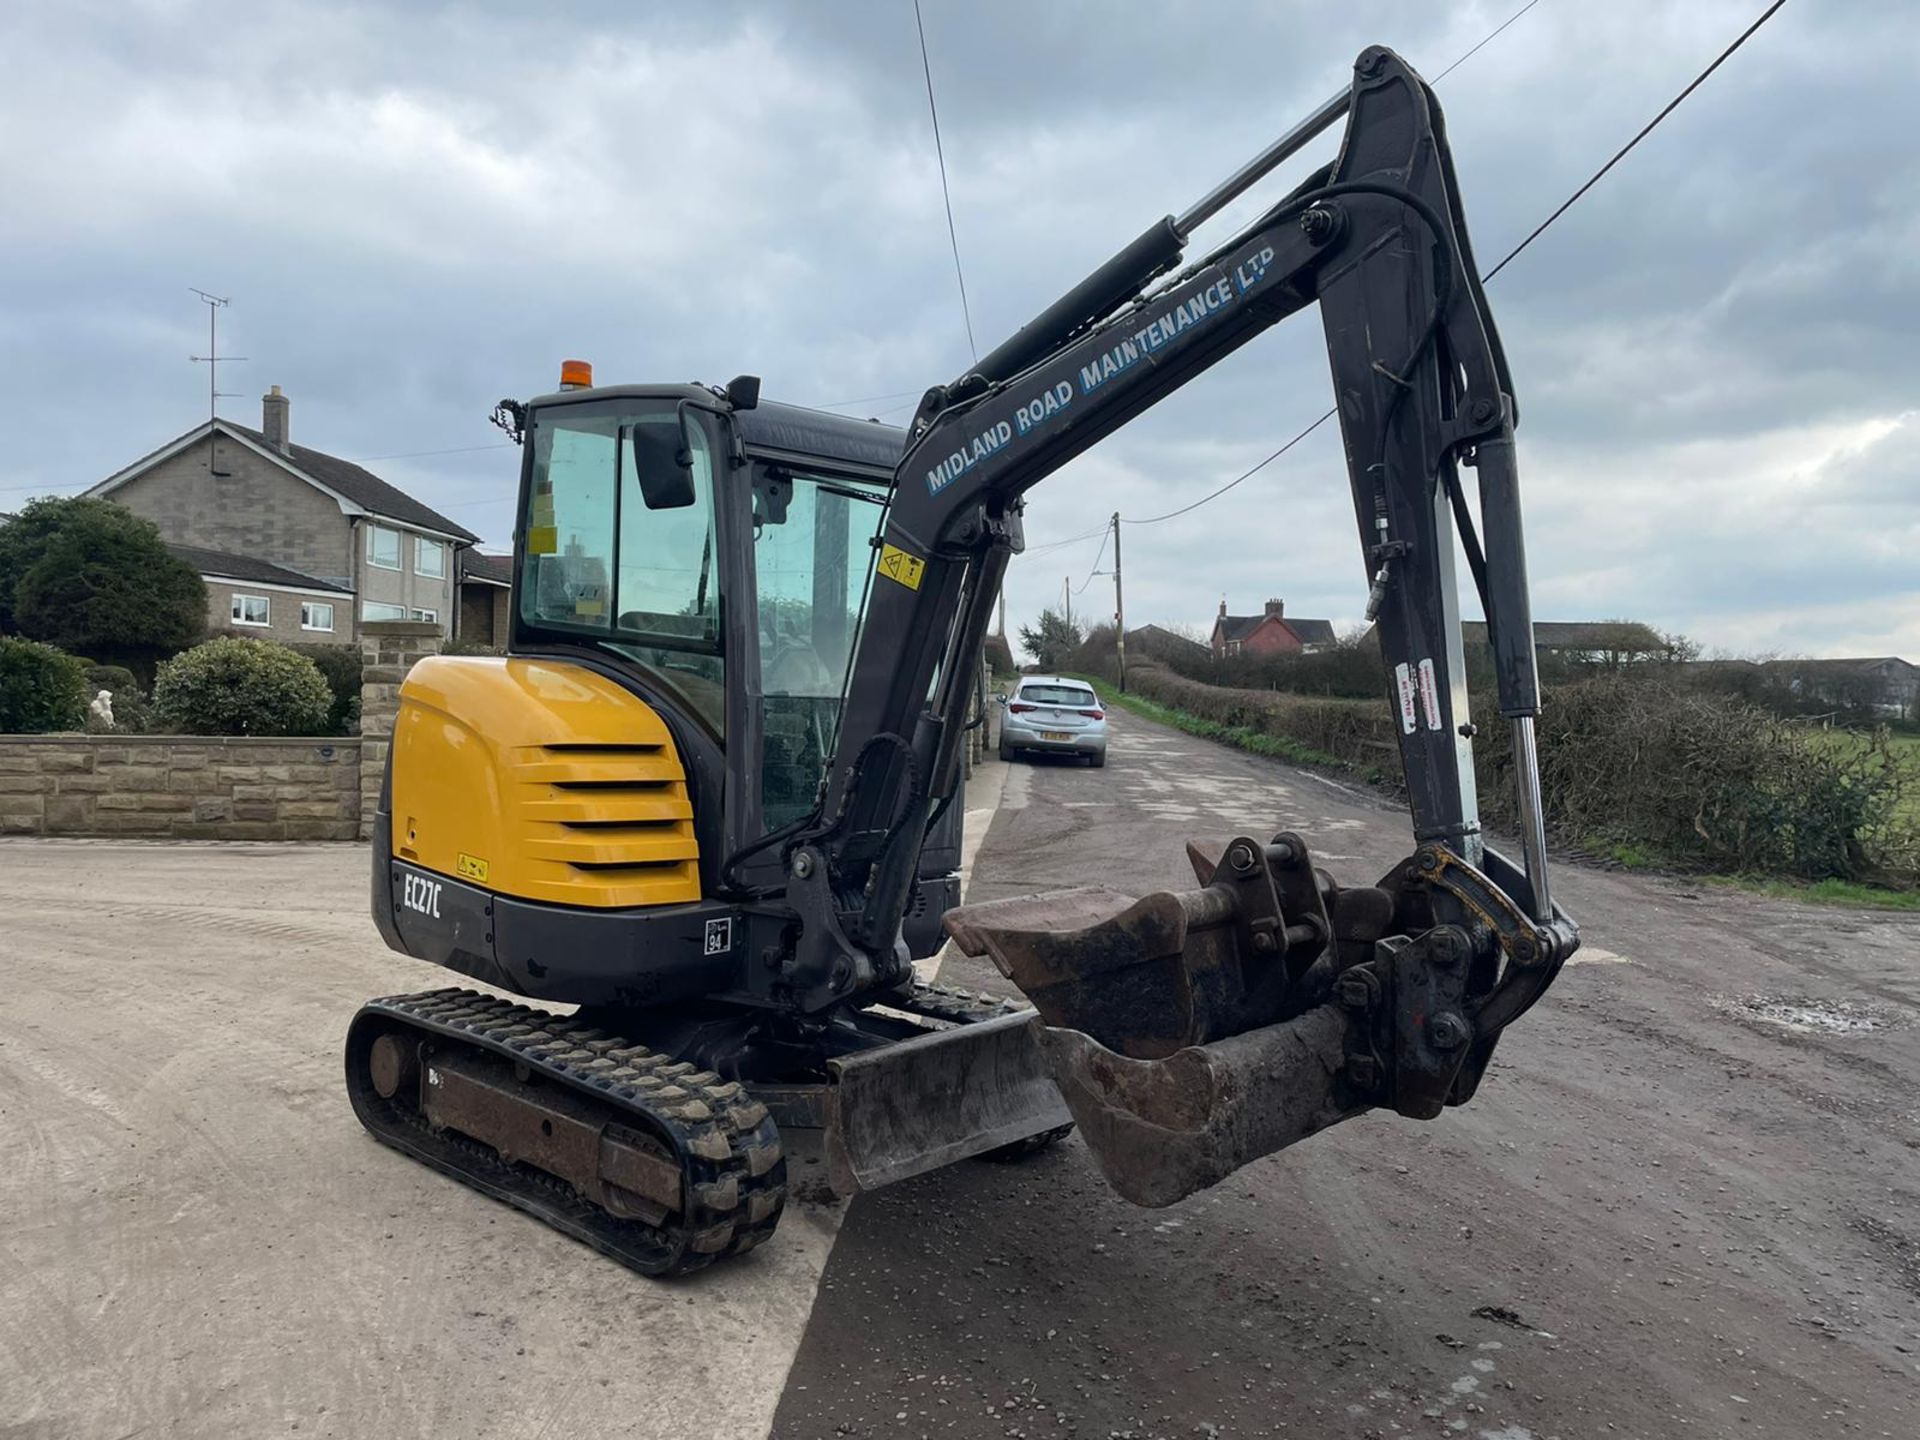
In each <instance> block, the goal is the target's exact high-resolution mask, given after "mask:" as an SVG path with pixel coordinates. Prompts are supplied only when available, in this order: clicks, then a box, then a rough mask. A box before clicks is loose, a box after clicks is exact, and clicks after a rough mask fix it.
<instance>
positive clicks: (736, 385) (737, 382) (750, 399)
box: [727, 375, 760, 410]
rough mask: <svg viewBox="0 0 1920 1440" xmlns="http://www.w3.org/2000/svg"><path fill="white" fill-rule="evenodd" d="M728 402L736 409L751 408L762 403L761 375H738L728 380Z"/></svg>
mask: <svg viewBox="0 0 1920 1440" xmlns="http://www.w3.org/2000/svg"><path fill="white" fill-rule="evenodd" d="M727 403H728V404H729V405H731V406H733V408H734V409H736V410H751V409H753V408H754V407H755V406H756V405H758V404H759V403H760V377H759V376H758V375H736V376H734V377H733V379H731V380H729V381H728V382H727Z"/></svg>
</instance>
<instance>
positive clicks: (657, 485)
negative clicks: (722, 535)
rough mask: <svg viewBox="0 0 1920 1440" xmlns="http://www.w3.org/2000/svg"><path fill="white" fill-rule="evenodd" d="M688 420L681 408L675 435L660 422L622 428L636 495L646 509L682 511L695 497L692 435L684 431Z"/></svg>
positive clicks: (686, 429) (686, 428)
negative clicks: (630, 452) (637, 489)
mask: <svg viewBox="0 0 1920 1440" xmlns="http://www.w3.org/2000/svg"><path fill="white" fill-rule="evenodd" d="M690 423H691V422H689V420H688V419H687V416H686V414H685V412H684V411H683V412H682V413H681V415H680V423H679V426H678V431H679V433H678V434H674V433H672V432H669V431H668V430H667V429H666V427H665V426H662V425H629V426H626V427H624V430H625V436H624V438H625V440H626V442H627V443H628V444H630V445H631V446H632V447H633V468H634V474H635V478H636V479H638V480H639V482H640V498H641V500H643V501H644V502H645V503H646V507H647V508H648V509H649V510H684V509H685V508H686V507H687V506H689V505H691V504H693V503H694V500H695V499H696V498H697V497H696V496H695V495H694V493H693V445H694V437H693V435H692V434H691V433H690V432H689V430H688V425H689V424H690ZM622 448H625V447H624V446H623V447H622Z"/></svg>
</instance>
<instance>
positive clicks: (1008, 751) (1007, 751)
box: [1000, 731, 1013, 760]
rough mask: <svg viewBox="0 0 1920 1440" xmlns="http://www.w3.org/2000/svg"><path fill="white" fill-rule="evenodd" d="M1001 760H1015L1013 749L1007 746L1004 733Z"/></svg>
mask: <svg viewBox="0 0 1920 1440" xmlns="http://www.w3.org/2000/svg"><path fill="white" fill-rule="evenodd" d="M1000 758H1001V759H1002V760H1011V759H1013V747H1012V746H1011V745H1009V744H1007V737H1006V733H1005V732H1004V731H1003V732H1002V733H1001V735H1000Z"/></svg>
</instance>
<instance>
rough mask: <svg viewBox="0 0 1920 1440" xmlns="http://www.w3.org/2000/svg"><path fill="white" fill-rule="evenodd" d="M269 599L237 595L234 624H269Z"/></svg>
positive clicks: (261, 596)
mask: <svg viewBox="0 0 1920 1440" xmlns="http://www.w3.org/2000/svg"><path fill="white" fill-rule="evenodd" d="M268 613H269V612H268V608H267V597H266V596H264V595H236V596H234V597H233V623H234V624H236V625H265V624H267V623H268V621H267V616H268Z"/></svg>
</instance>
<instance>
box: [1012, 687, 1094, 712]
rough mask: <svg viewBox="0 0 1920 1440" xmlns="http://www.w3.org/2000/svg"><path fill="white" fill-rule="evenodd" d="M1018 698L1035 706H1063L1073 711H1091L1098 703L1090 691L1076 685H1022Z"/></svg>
mask: <svg viewBox="0 0 1920 1440" xmlns="http://www.w3.org/2000/svg"><path fill="white" fill-rule="evenodd" d="M1020 698H1021V699H1022V700H1027V701H1031V702H1032V703H1033V704H1035V705H1064V706H1066V707H1067V708H1069V709H1073V710H1082V709H1084V710H1091V709H1092V708H1093V707H1094V706H1095V705H1097V704H1099V703H1100V702H1099V701H1098V700H1096V699H1095V698H1094V695H1093V692H1092V691H1091V690H1082V689H1081V688H1080V687H1079V686H1077V685H1022V686H1021V687H1020Z"/></svg>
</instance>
